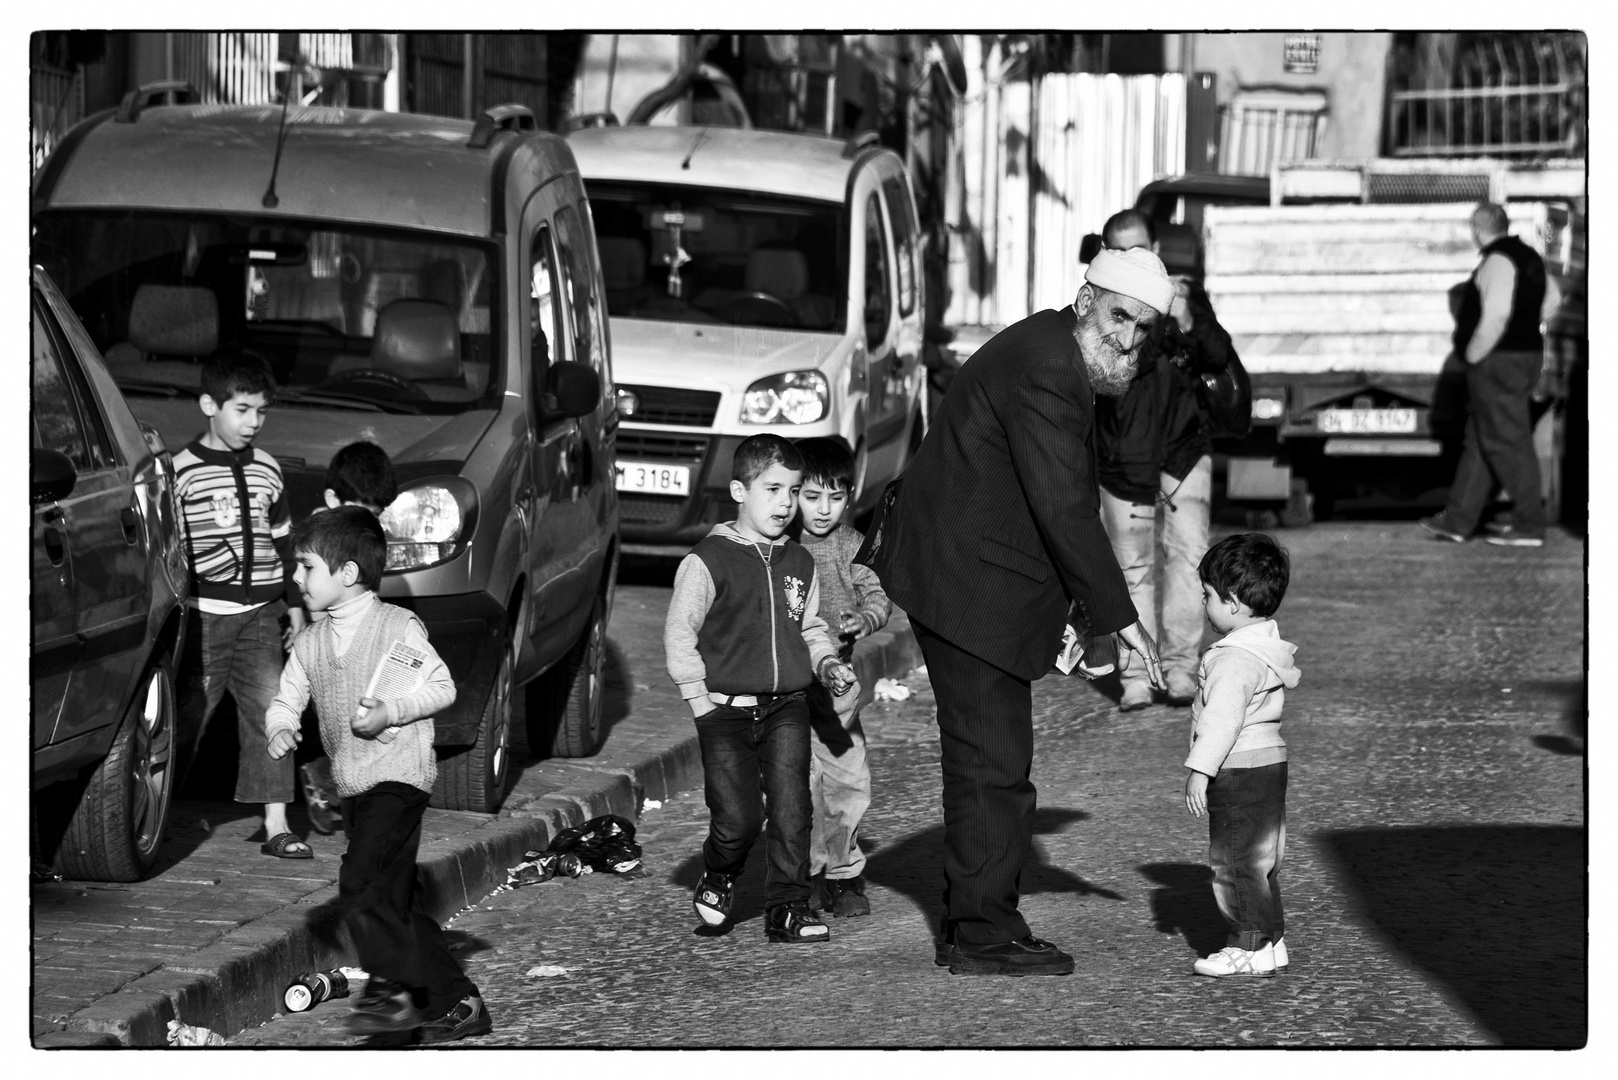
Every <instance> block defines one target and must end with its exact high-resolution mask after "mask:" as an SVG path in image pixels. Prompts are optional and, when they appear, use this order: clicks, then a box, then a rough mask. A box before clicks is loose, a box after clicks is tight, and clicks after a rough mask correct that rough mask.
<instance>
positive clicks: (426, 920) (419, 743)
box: [265, 506, 493, 1044]
mask: <svg viewBox="0 0 1618 1080" xmlns="http://www.w3.org/2000/svg"><path fill="white" fill-rule="evenodd" d="M292 547H293V550H294V551H295V553H296V557H297V560H298V569H297V573H296V577H295V580H296V582H297V585H298V590H299V591H300V592H301V593H302V594H303V600H304V604H305V606H306V607H307V608H308V609H309V611H310V612H317V611H323V612H325V613H326V617H325V618H323V619H321V620H319V621H318V622H315V623H313V624H312V625H310V626H309V627H308V629H306V630H305V631H304V632H303V633H301V634H299V635H298V637H297V638H296V639H295V640H294V641H293V643H292V655H291V656H290V657H289V658H288V659H287V664H286V668H285V670H284V671H283V672H282V673H281V689H280V692H279V693H277V694H276V696H275V701H274V703H272V704H271V705H270V709H269V712H268V714H267V715H266V717H265V734H266V738H267V742H268V744H269V752H270V756H271V757H274V758H277V759H280V758H284V757H287V756H288V755H289V754H290V753H291V752H292V749H293V748H294V747H295V746H296V745H297V743H298V739H299V732H300V720H301V718H302V716H303V710H304V707H305V706H306V705H307V704H308V703H309V701H310V699H311V698H313V700H314V703H315V713H316V715H317V716H318V717H319V719H320V741H321V743H322V744H323V745H324V746H325V748H326V753H327V754H329V755H330V756H331V762H332V777H333V779H334V780H335V781H336V785H337V794H339V795H341V796H342V797H343V800H344V812H343V817H344V820H345V821H346V823H347V829H346V832H347V834H348V850H347V851H346V852H345V853H344V854H343V865H342V868H341V869H340V870H339V871H338V876H337V899H338V906H339V908H340V909H341V911H342V917H343V923H344V925H345V926H346V927H347V928H348V933H349V937H350V938H352V940H353V942H354V951H355V952H356V953H357V954H358V960H359V963H360V966H361V967H363V968H364V969H365V970H366V971H367V972H368V973H369V976H370V977H369V978H368V979H367V980H366V984H365V989H364V990H363V991H362V992H361V993H360V995H359V997H358V998H357V999H356V1000H355V1002H354V1006H353V1010H352V1012H351V1013H350V1014H349V1017H348V1028H349V1030H350V1031H352V1032H354V1033H355V1034H362V1035H375V1034H382V1033H386V1032H404V1031H409V1032H412V1038H413V1041H414V1042H417V1043H424V1044H425V1043H439V1042H447V1041H449V1040H452V1039H461V1038H465V1037H466V1036H468V1035H482V1034H486V1033H487V1032H489V1031H490V1030H491V1029H492V1026H493V1025H492V1024H491V1022H490V1020H489V1013H488V1010H487V1009H485V1008H484V1005H483V998H482V996H481V995H480V994H479V993H478V990H477V987H476V986H474V985H472V981H471V980H470V979H468V978H467V977H466V974H465V973H464V972H462V971H461V968H460V965H459V964H457V963H456V962H455V957H454V956H452V955H451V954H450V951H449V947H448V945H446V944H445V942H444V935H443V931H442V930H441V929H439V926H438V923H437V922H436V921H434V919H433V918H432V916H430V915H428V914H427V912H426V910H425V908H424V906H423V898H422V895H421V892H420V890H419V889H418V888H417V884H416V852H417V849H418V848H419V847H420V845H421V820H422V815H423V812H424V811H425V810H426V809H427V797H428V796H429V795H430V794H431V793H432V790H433V780H434V778H435V777H436V775H437V772H438V766H437V759H436V756H435V755H434V753H433V721H432V715H433V713H435V712H438V711H440V710H442V709H444V708H447V707H448V706H449V705H450V704H451V703H452V702H454V700H455V683H454V682H453V681H452V680H451V678H450V674H449V669H448V668H447V667H445V666H444V662H443V660H441V659H440V658H439V656H438V654H437V653H436V652H435V651H433V647H432V645H431V644H430V643H429V642H428V640H427V631H426V630H425V628H423V627H422V625H421V622H420V620H418V619H417V618H416V616H415V615H413V614H412V613H411V612H409V611H407V610H405V609H404V608H401V607H395V606H394V605H392V604H388V603H384V602H383V601H382V599H381V598H380V597H378V596H377V595H376V590H377V587H378V586H379V585H381V583H382V568H383V566H384V564H385V563H386V561H387V547H388V545H387V538H386V537H385V536H384V534H383V532H382V525H381V523H380V522H378V521H377V519H376V517H375V515H373V514H372V513H371V512H370V511H369V510H367V509H365V508H364V507H360V506H339V507H337V508H336V509H334V510H327V511H326V512H325V513H321V514H314V515H312V516H311V517H310V518H309V519H308V520H307V521H305V522H303V523H302V524H301V525H299V526H298V527H297V528H296V529H294V530H293V532H292ZM401 642H402V643H403V644H404V645H405V646H407V647H408V648H410V649H412V650H414V652H415V654H416V656H417V657H418V659H419V661H420V667H419V669H418V672H419V673H418V674H417V675H416V677H415V678H413V679H411V680H409V681H410V683H413V688H411V689H407V690H404V692H403V693H402V694H400V695H399V696H397V697H386V698H383V699H381V700H378V699H376V698H371V697H366V696H364V695H365V693H366V690H367V687H368V685H369V684H370V682H371V678H372V673H373V672H375V671H376V670H377V668H378V664H379V662H380V661H381V660H382V659H383V657H385V656H387V655H388V653H389V651H390V650H391V649H392V648H393V646H394V645H395V644H396V643H401ZM394 685H396V686H398V685H400V684H399V683H395V684H394ZM379 693H380V691H379Z"/></svg>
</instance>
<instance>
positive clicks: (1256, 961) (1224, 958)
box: [1191, 943, 1275, 979]
mask: <svg viewBox="0 0 1618 1080" xmlns="http://www.w3.org/2000/svg"><path fill="white" fill-rule="evenodd" d="M1191 970H1192V971H1195V972H1196V973H1197V974H1198V975H1212V976H1213V977H1214V978H1216V979H1224V978H1228V977H1230V976H1233V975H1235V976H1247V977H1250V978H1258V979H1268V978H1271V977H1272V976H1274V975H1275V949H1274V947H1273V946H1271V945H1270V944H1268V943H1265V945H1264V946H1263V947H1262V948H1259V949H1254V950H1252V951H1251V952H1249V951H1248V950H1246V949H1238V948H1237V947H1236V946H1234V945H1228V946H1226V947H1225V948H1223V949H1220V950H1219V951H1218V952H1216V953H1214V954H1213V955H1212V956H1205V957H1203V958H1202V959H1201V960H1198V961H1197V962H1196V963H1195V964H1192V965H1191Z"/></svg>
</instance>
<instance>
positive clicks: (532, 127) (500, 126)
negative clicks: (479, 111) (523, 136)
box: [466, 102, 539, 150]
mask: <svg viewBox="0 0 1618 1080" xmlns="http://www.w3.org/2000/svg"><path fill="white" fill-rule="evenodd" d="M538 130H539V124H538V123H537V122H536V121H535V120H534V113H533V110H531V109H529V108H528V106H526V105H518V104H516V103H514V102H508V103H507V104H505V105H494V106H491V107H489V108H487V109H484V110H483V115H482V116H480V117H478V123H477V126H476V127H474V128H473V129H472V137H471V138H470V139H467V140H466V145H467V146H469V147H471V148H472V149H474V150H482V149H484V148H485V147H487V146H488V145H489V143H491V142H493V141H494V137H495V134H496V133H497V132H501V131H538Z"/></svg>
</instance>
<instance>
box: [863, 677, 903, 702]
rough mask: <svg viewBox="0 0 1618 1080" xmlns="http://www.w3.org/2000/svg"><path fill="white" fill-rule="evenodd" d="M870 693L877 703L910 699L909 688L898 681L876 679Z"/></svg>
mask: <svg viewBox="0 0 1618 1080" xmlns="http://www.w3.org/2000/svg"><path fill="white" fill-rule="evenodd" d="M872 692H873V693H874V694H876V699H877V700H878V701H905V700H907V699H908V698H909V697H910V687H908V686H906V685H905V684H904V683H902V682H900V681H899V680H898V679H878V680H877V681H876V686H875V687H874V688H873V690H872Z"/></svg>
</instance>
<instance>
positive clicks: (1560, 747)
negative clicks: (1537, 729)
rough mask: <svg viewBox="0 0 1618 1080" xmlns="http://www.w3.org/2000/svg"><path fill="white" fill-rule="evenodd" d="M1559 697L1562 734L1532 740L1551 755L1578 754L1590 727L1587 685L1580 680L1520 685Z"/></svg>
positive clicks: (1542, 736) (1537, 737)
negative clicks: (1560, 701)
mask: <svg viewBox="0 0 1618 1080" xmlns="http://www.w3.org/2000/svg"><path fill="white" fill-rule="evenodd" d="M1523 689H1524V690H1525V691H1528V692H1538V693H1541V694H1545V695H1547V696H1549V697H1553V698H1560V699H1561V700H1562V734H1557V735H1551V734H1541V735H1535V736H1534V738H1533V743H1534V745H1535V746H1537V747H1539V748H1540V749H1541V750H1549V751H1550V752H1551V753H1553V754H1565V755H1568V756H1579V755H1582V754H1583V753H1584V746H1585V736H1586V734H1587V733H1588V732H1589V728H1590V687H1589V683H1587V682H1586V681H1585V680H1583V679H1578V680H1572V681H1564V682H1538V683H1529V684H1528V685H1527V686H1525V687H1523Z"/></svg>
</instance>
